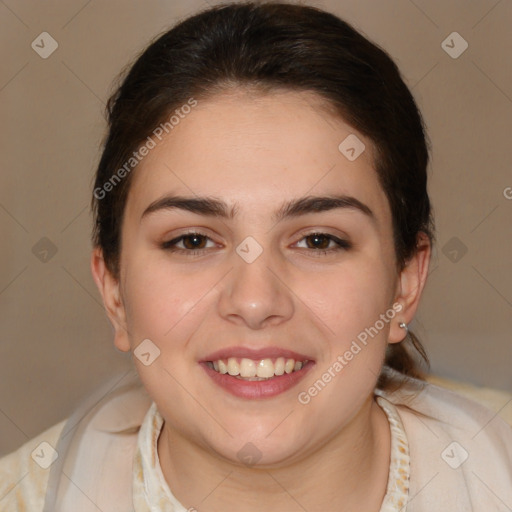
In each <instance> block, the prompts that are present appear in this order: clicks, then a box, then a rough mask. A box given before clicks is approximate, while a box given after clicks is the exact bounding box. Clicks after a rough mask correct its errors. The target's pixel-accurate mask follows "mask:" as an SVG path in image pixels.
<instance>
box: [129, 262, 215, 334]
mask: <svg viewBox="0 0 512 512" xmlns="http://www.w3.org/2000/svg"><path fill="white" fill-rule="evenodd" d="M209 281H212V285H210V286H209V288H212V286H213V283H214V282H215V281H214V280H209V279H208V278H207V276H205V275H204V274H201V273H200V272H196V273H193V274H192V273H188V272H180V271H179V269H176V268H170V266H169V265H165V263H163V262H159V261H155V260H151V259H150V258H147V257H146V258H144V257H142V258H133V260H131V261H130V260H129V261H127V262H126V265H125V280H124V290H123V297H124V303H125V309H126V315H127V322H128V325H129V326H130V330H131V332H133V333H134V335H137V336H139V337H140V336H144V337H150V338H151V336H153V337H154V338H155V339H160V340H165V339H166V338H167V337H170V336H171V333H172V331H174V329H175V327H174V326H177V325H178V324H180V323H182V320H183V319H185V318H186V317H187V316H188V315H189V314H190V313H192V312H194V311H195V309H196V305H197V304H198V303H199V301H200V299H201V297H202V296H203V295H204V294H205V288H208V283H209ZM192 316H194V315H192Z"/></svg>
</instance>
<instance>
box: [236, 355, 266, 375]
mask: <svg viewBox="0 0 512 512" xmlns="http://www.w3.org/2000/svg"><path fill="white" fill-rule="evenodd" d="M256 372H257V370H256V363H255V362H254V361H253V360H252V359H245V358H244V359H242V360H241V361H240V377H256ZM257 375H258V377H263V375H260V374H259V373H258V374H257Z"/></svg>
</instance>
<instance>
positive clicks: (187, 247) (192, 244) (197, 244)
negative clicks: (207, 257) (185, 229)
mask: <svg viewBox="0 0 512 512" xmlns="http://www.w3.org/2000/svg"><path fill="white" fill-rule="evenodd" d="M209 241H210V243H211V244H210V245H209V246H207V244H208V242H209ZM212 244H213V242H212V241H211V240H210V238H209V237H208V236H206V235H203V234H202V233H185V234H184V235H181V236H178V237H176V238H173V239H172V240H169V241H168V242H164V243H163V244H162V249H165V250H168V251H176V252H185V253H190V254H194V251H201V250H203V249H209V248H211V247H214V245H215V244H213V245H212Z"/></svg>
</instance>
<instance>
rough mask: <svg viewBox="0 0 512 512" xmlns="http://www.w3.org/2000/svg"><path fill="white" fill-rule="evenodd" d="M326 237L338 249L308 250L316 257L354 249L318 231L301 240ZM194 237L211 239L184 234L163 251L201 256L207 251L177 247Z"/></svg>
mask: <svg viewBox="0 0 512 512" xmlns="http://www.w3.org/2000/svg"><path fill="white" fill-rule="evenodd" d="M315 235H316V236H324V237H326V238H328V239H329V241H332V242H334V243H336V244H337V247H334V248H330V249H314V248H309V247H308V248H307V249H309V250H310V251H312V254H314V255H315V256H324V255H327V254H331V253H334V252H338V251H346V250H349V249H351V248H352V244H351V243H350V242H348V241H347V240H342V239H341V238H338V237H336V236H334V235H330V234H328V233H322V232H318V231H313V232H311V233H307V234H305V235H303V236H302V238H301V239H300V240H299V241H301V240H303V239H305V238H308V237H311V236H315ZM192 236H196V237H197V236H199V237H204V238H208V239H210V237H209V236H208V235H205V234H204V233H201V232H199V231H191V232H189V233H183V234H182V235H180V236H179V237H176V238H173V239H172V240H169V241H167V242H164V243H162V245H161V247H162V249H164V250H166V251H169V252H172V253H180V254H186V255H187V256H199V255H201V254H204V251H206V250H207V249H205V248H203V249H195V250H194V249H182V248H181V247H176V244H178V243H179V242H181V241H182V240H183V239H184V238H187V237H192Z"/></svg>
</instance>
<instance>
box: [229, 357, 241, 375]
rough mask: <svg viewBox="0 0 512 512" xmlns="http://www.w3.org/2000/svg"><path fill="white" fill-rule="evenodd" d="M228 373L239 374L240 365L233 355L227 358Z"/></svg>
mask: <svg viewBox="0 0 512 512" xmlns="http://www.w3.org/2000/svg"><path fill="white" fill-rule="evenodd" d="M228 373H229V375H239V374H240V365H239V364H238V361H237V360H236V359H235V358H234V357H230V358H229V359H228Z"/></svg>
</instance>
